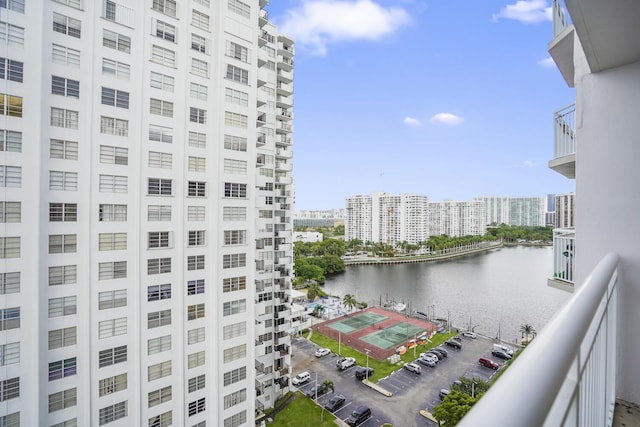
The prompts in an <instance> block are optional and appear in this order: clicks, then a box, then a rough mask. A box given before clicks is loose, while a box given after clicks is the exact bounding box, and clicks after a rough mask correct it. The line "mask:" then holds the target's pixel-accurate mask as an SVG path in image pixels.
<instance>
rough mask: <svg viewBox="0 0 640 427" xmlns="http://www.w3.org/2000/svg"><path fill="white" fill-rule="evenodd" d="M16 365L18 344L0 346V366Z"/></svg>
mask: <svg viewBox="0 0 640 427" xmlns="http://www.w3.org/2000/svg"><path fill="white" fill-rule="evenodd" d="M16 363H20V343H19V342H14V343H10V344H0V366H7V365H15V364H16ZM0 425H2V424H0Z"/></svg>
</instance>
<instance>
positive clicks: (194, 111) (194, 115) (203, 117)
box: [189, 107, 207, 124]
mask: <svg viewBox="0 0 640 427" xmlns="http://www.w3.org/2000/svg"><path fill="white" fill-rule="evenodd" d="M189 120H190V121H192V122H193V123H200V124H205V123H206V122H207V111H206V110H203V109H200V108H195V107H190V109H189Z"/></svg>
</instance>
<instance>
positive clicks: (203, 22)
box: [191, 9, 209, 31]
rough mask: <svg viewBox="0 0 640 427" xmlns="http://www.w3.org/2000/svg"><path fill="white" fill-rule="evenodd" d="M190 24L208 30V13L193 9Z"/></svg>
mask: <svg viewBox="0 0 640 427" xmlns="http://www.w3.org/2000/svg"><path fill="white" fill-rule="evenodd" d="M191 25H193V26H194V27H196V28H200V29H201V30H205V31H209V15H207V14H204V13H202V12H198V11H197V10H195V9H194V10H193V11H192V15H191Z"/></svg>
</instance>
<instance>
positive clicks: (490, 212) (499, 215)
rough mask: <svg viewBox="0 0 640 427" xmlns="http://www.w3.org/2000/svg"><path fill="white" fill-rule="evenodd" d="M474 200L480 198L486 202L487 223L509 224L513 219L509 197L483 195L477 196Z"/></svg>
mask: <svg viewBox="0 0 640 427" xmlns="http://www.w3.org/2000/svg"><path fill="white" fill-rule="evenodd" d="M474 200H480V201H482V202H484V204H485V208H486V212H487V217H486V220H485V222H486V225H491V224H494V225H500V224H507V225H508V224H509V221H510V220H511V218H510V216H509V212H510V207H511V203H510V202H509V197H502V196H482V197H476V198H474Z"/></svg>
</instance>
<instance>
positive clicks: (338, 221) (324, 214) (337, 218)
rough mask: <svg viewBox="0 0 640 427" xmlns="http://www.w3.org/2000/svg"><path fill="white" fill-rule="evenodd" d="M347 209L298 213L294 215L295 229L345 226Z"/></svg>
mask: <svg viewBox="0 0 640 427" xmlns="http://www.w3.org/2000/svg"><path fill="white" fill-rule="evenodd" d="M345 218H346V210H345V209H330V210H324V211H296V212H294V214H293V225H294V227H335V226H337V225H344V221H345Z"/></svg>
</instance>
